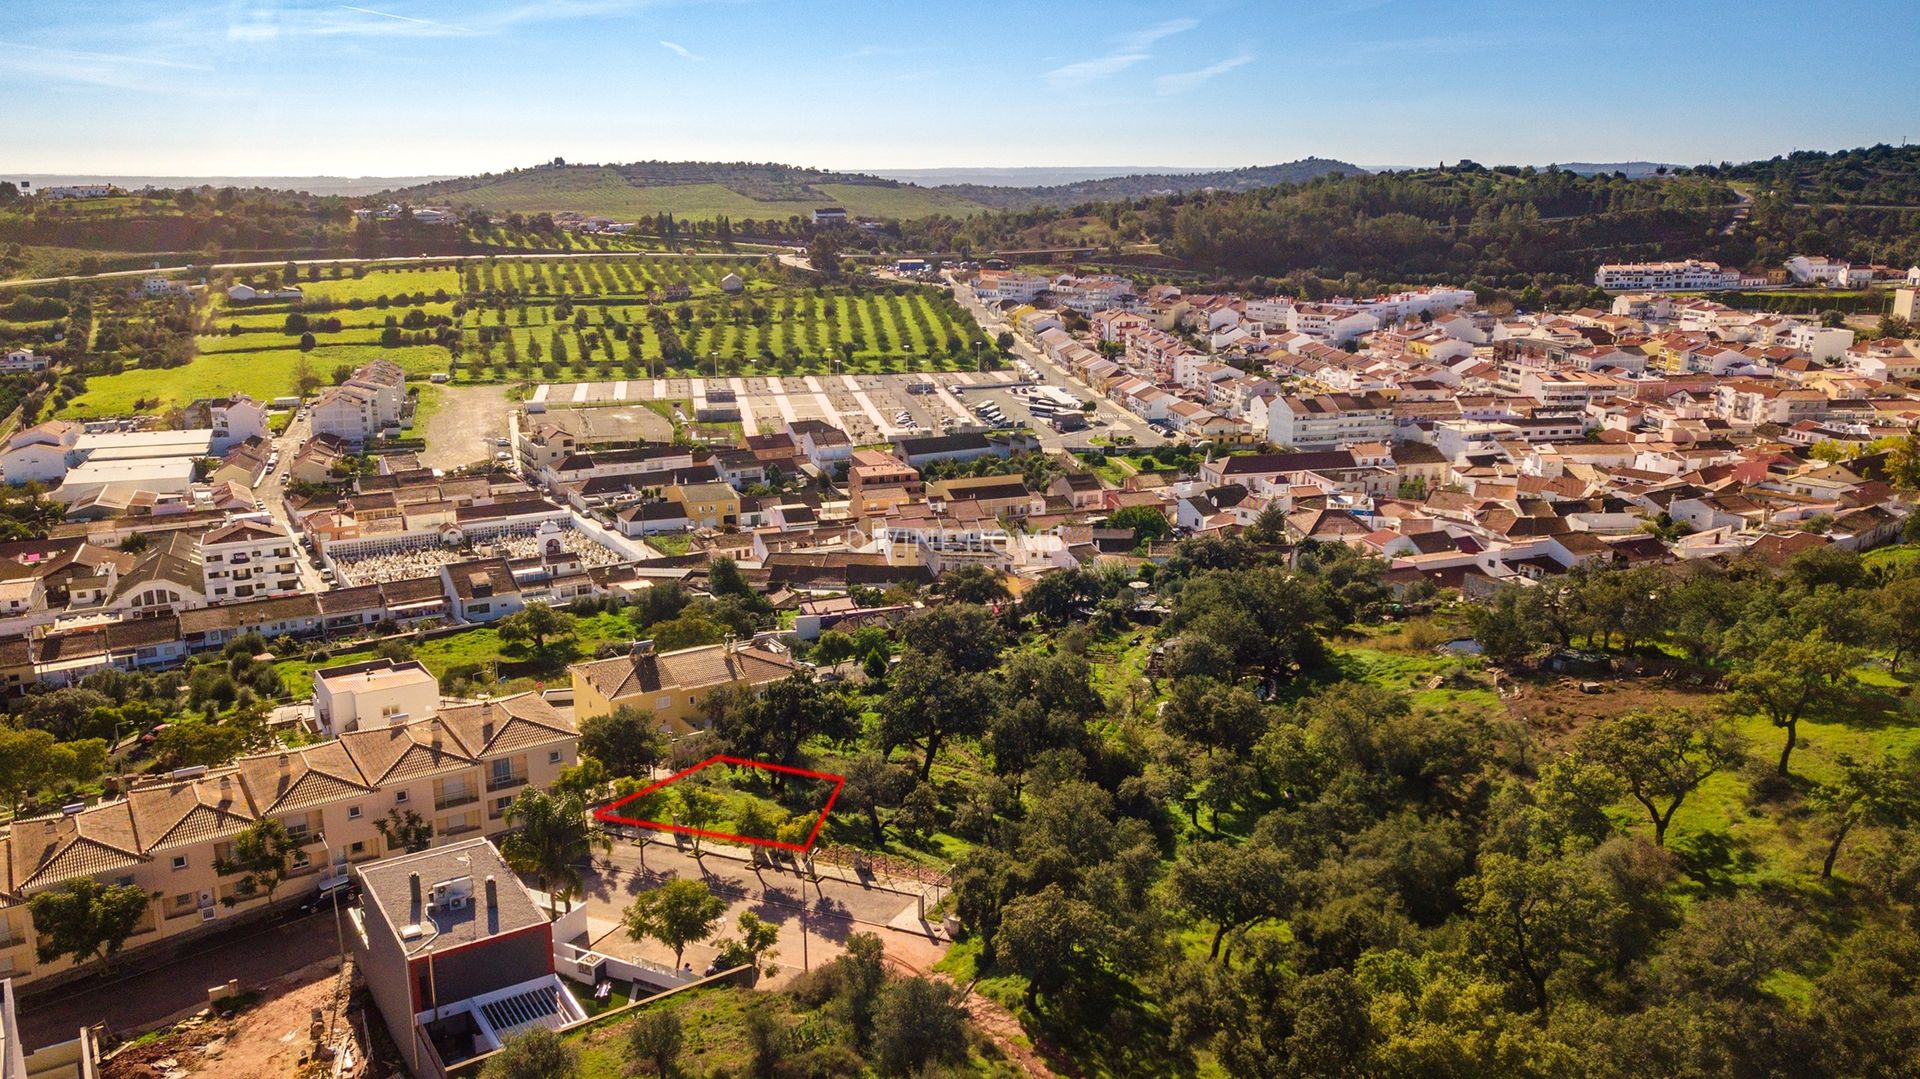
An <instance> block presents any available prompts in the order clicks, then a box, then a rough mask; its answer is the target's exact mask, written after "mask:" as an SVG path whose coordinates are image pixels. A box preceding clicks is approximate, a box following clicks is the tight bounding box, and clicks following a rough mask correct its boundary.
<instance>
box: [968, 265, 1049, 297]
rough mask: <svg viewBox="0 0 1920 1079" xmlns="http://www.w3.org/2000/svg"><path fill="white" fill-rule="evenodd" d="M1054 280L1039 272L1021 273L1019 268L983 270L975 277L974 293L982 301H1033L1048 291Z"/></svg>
mask: <svg viewBox="0 0 1920 1079" xmlns="http://www.w3.org/2000/svg"><path fill="white" fill-rule="evenodd" d="M1051 283H1052V282H1051V281H1049V280H1048V279H1047V278H1045V277H1041V276H1039V275H1038V274H1030V273H1021V272H1019V271H1018V270H982V271H980V276H979V277H976V278H974V281H973V294H974V295H975V296H977V297H979V299H980V302H981V303H1003V302H1005V301H1007V300H1013V301H1014V302H1016V303H1032V302H1033V300H1034V297H1036V296H1039V295H1040V294H1041V293H1043V292H1045V291H1047V286H1048V285H1049V284H1051Z"/></svg>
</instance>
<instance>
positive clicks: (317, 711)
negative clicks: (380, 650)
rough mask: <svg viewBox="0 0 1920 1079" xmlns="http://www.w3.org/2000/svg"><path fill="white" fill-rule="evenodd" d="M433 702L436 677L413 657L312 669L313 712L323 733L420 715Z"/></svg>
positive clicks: (436, 702) (436, 703) (431, 710)
mask: <svg viewBox="0 0 1920 1079" xmlns="http://www.w3.org/2000/svg"><path fill="white" fill-rule="evenodd" d="M439 708H440V683H439V682H438V681H436V680H435V679H434V677H433V674H432V673H431V672H429V671H428V670H427V669H426V668H425V667H423V666H421V665H420V662H419V661H418V660H407V661H406V662H404V663H395V662H394V661H393V660H390V659H376V660H370V661H368V662H366V663H350V664H346V665H344V666H339V667H322V668H321V669H319V670H317V671H314V672H313V713H314V717H315V718H316V719H318V720H319V722H320V730H321V732H322V733H323V734H325V735H326V736H327V737H329V738H335V737H338V736H339V735H340V734H342V733H343V732H346V731H357V730H367V729H372V728H377V727H391V726H394V725H396V724H401V723H410V722H412V721H414V720H418V719H426V718H428V717H429V716H432V715H433V714H435V712H437V711H438V710H439Z"/></svg>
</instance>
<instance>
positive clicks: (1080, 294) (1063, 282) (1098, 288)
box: [1047, 274, 1133, 315]
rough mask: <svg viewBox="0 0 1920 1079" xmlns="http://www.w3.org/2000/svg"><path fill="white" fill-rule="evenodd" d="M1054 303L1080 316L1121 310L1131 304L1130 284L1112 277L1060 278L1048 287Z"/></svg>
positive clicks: (1127, 281) (1068, 276)
mask: <svg viewBox="0 0 1920 1079" xmlns="http://www.w3.org/2000/svg"><path fill="white" fill-rule="evenodd" d="M1047 291H1048V292H1050V293H1051V294H1052V295H1053V299H1054V302H1055V303H1057V304H1059V305H1060V306H1062V307H1065V308H1068V309H1069V310H1073V311H1078V312H1079V313H1081V314H1083V315H1091V314H1093V313H1094V312H1095V311H1099V310H1103V309H1105V308H1109V307H1121V306H1124V305H1126V304H1128V303H1130V302H1132V300H1133V282H1131V281H1129V280H1127V279H1126V278H1124V277H1118V276H1115V275H1113V274H1096V275H1093V276H1090V277H1074V276H1072V275H1071V274H1062V275H1061V276H1059V277H1056V278H1054V279H1053V281H1052V282H1051V283H1050V284H1049V285H1048V286H1047Z"/></svg>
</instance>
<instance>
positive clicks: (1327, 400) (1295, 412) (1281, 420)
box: [1267, 393, 1393, 448]
mask: <svg viewBox="0 0 1920 1079" xmlns="http://www.w3.org/2000/svg"><path fill="white" fill-rule="evenodd" d="M1392 437H1393V402H1392V401H1390V400H1389V399H1387V398H1386V397H1385V396H1383V395H1381V394H1374V393H1369V394H1346V393H1330V394H1319V395H1316V396H1310V397H1303V396H1299V395H1292V394H1290V395H1288V396H1286V397H1282V398H1280V399H1279V400H1278V401H1276V402H1274V404H1273V406H1272V407H1270V408H1268V409H1267V441H1269V442H1272V443H1274V444H1275V445H1278V446H1292V447H1295V448H1301V447H1307V446H1352V445H1356V444H1358V443H1361V442H1385V441H1387V440H1389V439H1391V438H1392Z"/></svg>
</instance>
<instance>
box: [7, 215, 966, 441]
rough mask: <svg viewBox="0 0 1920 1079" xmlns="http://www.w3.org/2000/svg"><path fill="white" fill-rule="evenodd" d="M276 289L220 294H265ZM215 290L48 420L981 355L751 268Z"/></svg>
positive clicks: (625, 259)
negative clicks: (349, 392) (283, 292)
mask: <svg viewBox="0 0 1920 1079" xmlns="http://www.w3.org/2000/svg"><path fill="white" fill-rule="evenodd" d="M279 275H280V271H277V270H261V271H256V272H254V273H252V274H250V275H245V276H241V275H236V276H235V277H234V278H233V280H245V281H248V282H250V283H253V284H255V285H267V284H277V283H278V282H279ZM729 275H738V276H739V277H740V278H741V279H742V282H743V284H742V287H741V290H740V291H739V292H737V293H730V292H727V291H726V290H725V289H723V287H722V282H723V280H725V279H726V278H727V277H728V276H729ZM227 283H228V281H227V279H224V278H215V279H214V281H212V282H211V283H210V285H209V288H208V290H207V292H206V293H205V294H203V295H200V296H199V297H198V298H197V299H196V300H195V301H194V302H193V304H192V312H191V320H192V324H193V327H194V333H193V334H192V335H191V338H190V341H191V348H190V349H189V348H186V347H185V346H184V345H183V346H182V348H181V350H180V351H182V352H187V353H189V354H190V356H189V358H187V359H186V360H185V362H184V363H179V364H177V365H174V366H158V365H148V364H146V363H145V362H133V363H128V362H126V361H124V360H123V361H120V362H118V363H114V364H110V365H108V366H107V367H106V369H105V370H102V371H98V372H97V373H94V374H92V375H91V377H89V379H88V380H87V385H86V388H85V390H84V392H81V393H78V394H76V395H73V396H71V397H70V398H69V399H65V400H63V401H61V402H60V403H59V405H58V408H57V414H58V415H60V416H63V417H67V418H94V417H105V416H116V415H126V414H131V413H136V412H151V411H158V410H165V409H167V408H171V407H177V406H181V405H185V404H187V403H189V402H191V401H193V400H195V399H198V398H202V397H208V396H216V395H218V394H221V393H230V392H234V391H240V392H245V393H247V394H250V395H252V396H254V397H256V398H259V399H261V400H268V399H271V398H274V397H280V396H286V395H294V394H297V393H298V392H299V391H300V389H301V387H302V386H306V387H309V388H310V387H314V386H322V385H326V384H329V383H331V382H333V381H335V373H336V371H337V370H338V369H340V368H341V367H354V366H358V365H360V364H364V363H367V362H369V361H371V360H375V359H385V360H390V361H392V362H394V363H397V364H399V365H400V366H401V367H402V368H403V369H404V370H405V371H406V372H407V374H408V375H409V377H411V378H415V379H420V380H424V379H425V378H426V377H427V376H428V375H431V374H434V373H436V372H448V373H450V374H451V375H452V376H453V379H454V381H455V382H459V383H504V382H516V381H521V380H540V381H548V382H551V381H561V380H578V381H588V380H592V379H604V378H615V377H624V376H626V375H631V374H639V373H642V372H646V373H648V374H650V375H651V376H653V377H667V376H669V375H672V374H676V373H697V374H725V375H741V374H757V373H768V374H776V375H789V374H806V373H812V372H821V371H827V370H829V369H837V370H844V371H848V372H854V373H859V372H879V371H894V370H921V369H925V370H941V369H953V368H963V367H964V368H970V367H971V366H973V346H974V343H975V342H976V341H979V340H981V332H980V330H979V327H978V325H977V324H976V323H975V322H974V321H973V319H972V317H971V316H969V315H968V314H967V313H966V312H965V311H964V310H963V309H961V308H960V307H959V306H958V305H956V304H954V303H953V302H952V301H951V299H950V298H949V297H947V295H946V294H945V293H943V292H939V291H937V290H932V289H916V288H907V287H895V288H889V289H882V290H858V289H850V288H844V287H843V288H821V287H816V286H811V285H807V284H802V283H798V282H796V281H794V280H792V279H791V278H789V277H788V276H787V275H786V273H785V272H784V271H780V270H776V269H773V268H771V267H770V266H769V260H768V259H765V258H758V257H750V256H738V257H689V256H678V255H652V254H638V253H636V254H626V255H610V256H607V257H605V258H587V259H513V258H503V259H494V258H479V259H464V260H452V259H442V260H422V261H420V262H417V263H408V264H397V265H391V266H388V265H382V266H376V267H368V266H351V267H349V266H344V265H334V266H313V267H303V268H301V270H300V271H299V281H298V284H299V286H300V288H301V290H302V292H303V293H304V295H303V297H302V299H300V300H298V301H275V302H267V303H244V304H242V303H233V302H230V301H229V300H228V299H227V298H226V295H225V287H226V284H227ZM23 332H24V331H23ZM303 333H304V334H310V335H311V338H312V340H311V342H310V344H309V347H306V348H303V347H302V346H303V338H302V335H303Z"/></svg>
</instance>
